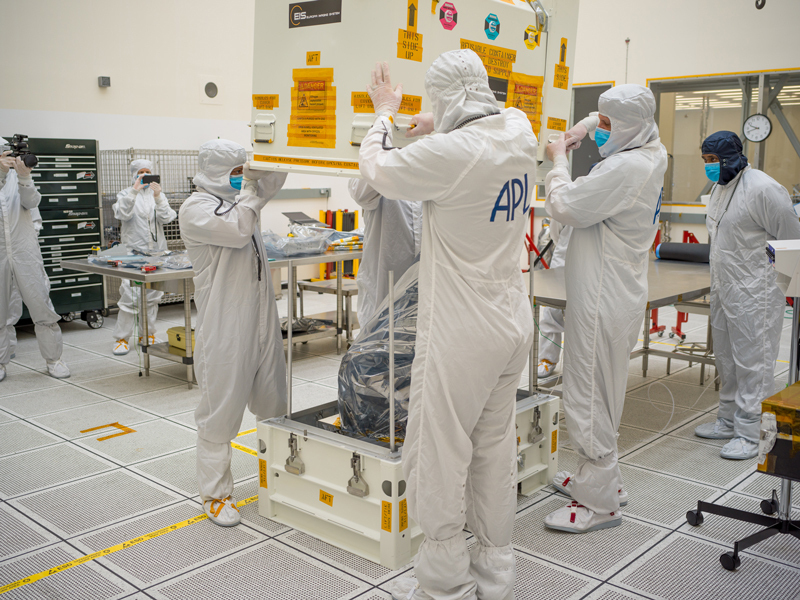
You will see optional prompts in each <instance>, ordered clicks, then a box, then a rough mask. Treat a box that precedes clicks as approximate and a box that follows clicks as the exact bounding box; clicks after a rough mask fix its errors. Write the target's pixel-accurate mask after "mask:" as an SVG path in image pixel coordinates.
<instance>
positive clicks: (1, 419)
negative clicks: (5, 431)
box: [0, 410, 19, 423]
mask: <svg viewBox="0 0 800 600" xmlns="http://www.w3.org/2000/svg"><path fill="white" fill-rule="evenodd" d="M18 418H19V417H17V416H15V415H12V414H11V413H7V412H5V411H4V410H0V423H8V422H10V421H16V420H17V419H18Z"/></svg>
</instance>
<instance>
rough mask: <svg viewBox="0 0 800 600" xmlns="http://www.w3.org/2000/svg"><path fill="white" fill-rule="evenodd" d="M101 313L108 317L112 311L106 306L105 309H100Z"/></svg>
mask: <svg viewBox="0 0 800 600" xmlns="http://www.w3.org/2000/svg"><path fill="white" fill-rule="evenodd" d="M100 314H101V315H103V316H104V317H107V316H108V315H110V314H111V311H110V310H108V309H107V308H104V309H103V310H101V311H100Z"/></svg>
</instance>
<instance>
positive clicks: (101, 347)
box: [65, 333, 171, 369]
mask: <svg viewBox="0 0 800 600" xmlns="http://www.w3.org/2000/svg"><path fill="white" fill-rule="evenodd" d="M115 345H116V342H114V341H113V340H112V339H111V334H110V333H109V336H108V339H107V340H103V341H96V340H95V341H91V342H76V343H75V347H76V348H80V349H81V350H86V351H87V352H92V353H94V354H100V355H102V356H103V357H105V358H110V359H111V360H115V361H118V362H121V363H124V364H126V365H132V366H134V367H136V368H137V369H138V368H140V367H141V368H142V369H144V359H143V356H142V355H140V354H137V352H136V348H135V347H131V349H130V352H128V354H122V355H114V354H112V353H111V351H112V349H113V347H114V346H115ZM65 346H66V344H65ZM170 362H171V361H168V360H165V359H163V358H158V357H157V356H151V357H150V367H151V368H153V367H157V366H159V365H167V364H170Z"/></svg>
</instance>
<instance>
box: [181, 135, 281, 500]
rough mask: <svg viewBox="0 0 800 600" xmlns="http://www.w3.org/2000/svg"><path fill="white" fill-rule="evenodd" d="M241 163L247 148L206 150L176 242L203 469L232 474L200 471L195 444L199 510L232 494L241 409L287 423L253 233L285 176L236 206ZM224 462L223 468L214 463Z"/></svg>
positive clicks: (221, 143)
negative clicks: (187, 304)
mask: <svg viewBox="0 0 800 600" xmlns="http://www.w3.org/2000/svg"><path fill="white" fill-rule="evenodd" d="M246 160H247V156H246V153H245V151H244V148H242V147H241V146H239V145H238V144H234V143H233V142H228V141H227V140H214V141H213V142H208V143H206V144H204V145H203V147H201V150H200V160H199V166H200V173H199V174H198V176H196V177H195V184H196V185H197V186H198V191H197V192H195V193H194V194H192V195H191V196H190V197H189V198H188V199H187V200H186V201H185V202H184V203H183V205H182V206H181V209H180V223H181V237H182V238H183V241H184V243H185V244H186V249H187V252H188V254H189V257H190V258H191V261H192V267H193V269H194V272H195V276H194V284H195V296H194V297H195V303H196V304H197V321H196V323H197V325H196V328H195V331H196V346H195V354H194V357H195V368H196V372H197V381H198V383H199V384H200V390H201V398H200V404H199V405H198V407H197V410H196V411H195V420H196V423H197V435H198V437H199V438H201V441H205V442H210V443H211V444H212V445H213V444H216V445H217V446H216V448H217V451H216V452H210V453H209V454H210V455H214V456H209V457H208V463H209V465H211V463H212V462H213V463H214V464H222V463H224V464H226V465H227V467H228V468H227V469H222V468H220V469H214V468H213V465H211V466H209V465H207V466H206V467H201V465H204V464H205V461H204V459H203V457H202V456H201V452H200V450H202V449H203V448H207V447H209V444H203V443H202V442H201V443H198V478H199V480H200V481H199V484H200V495H201V497H202V498H203V500H209V499H221V498H225V497H227V496H229V495H231V493H232V491H233V481H232V479H231V478H230V477H229V475H230V474H229V472H228V471H229V468H230V453H229V447H230V441H231V440H232V439H233V438H235V437H236V435H237V433H238V432H239V427H240V425H241V423H242V417H243V415H244V410H245V407H249V409H250V412H252V413H254V414H255V415H256V417H257V418H258V419H259V420H261V419H267V418H271V417H275V416H279V415H282V414H285V413H286V383H287V382H286V362H285V359H284V354H283V337H282V334H281V329H280V322H279V320H278V309H277V306H276V304H275V291H274V289H273V287H272V281H271V279H270V270H269V265H268V262H267V254H266V251H265V249H264V245H263V242H262V241H261V235H260V233H259V215H260V213H261V209H262V208H263V207H264V206H265V205H266V203H267V202H268V201H269V200H270V199H272V198H273V197H274V196H275V195H276V194H277V193H278V191H279V190H280V189H281V186H283V183H284V181H285V180H286V174H284V173H273V174H270V175H268V176H266V177H264V178H262V179H261V180H260V181H259V182H258V195H252V194H249V193H243V194H241V195H240V196H238V203H237V204H235V205H234V204H233V202H234V200H236V199H237V196H236V194H238V192H237V191H236V190H234V189H233V188H232V187H231V186H230V183H229V181H228V178H229V174H230V171H231V170H233V169H234V168H236V167H238V166H241V165H242V164H244V162H245V161H246ZM226 185H227V188H226V187H225V186H226ZM208 188H211V189H212V190H213V192H212V191H211V190H209V189H208ZM225 211H227V212H225ZM225 447H227V450H226V449H225ZM220 453H223V454H227V459H225V458H224V457H223V459H222V460H221V461H220V459H219V456H218V455H219V454H220Z"/></svg>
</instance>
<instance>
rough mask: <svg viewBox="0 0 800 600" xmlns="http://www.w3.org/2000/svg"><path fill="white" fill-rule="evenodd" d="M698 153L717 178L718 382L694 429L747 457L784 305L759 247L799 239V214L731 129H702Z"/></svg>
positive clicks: (714, 319) (711, 227)
mask: <svg viewBox="0 0 800 600" xmlns="http://www.w3.org/2000/svg"><path fill="white" fill-rule="evenodd" d="M702 152H703V160H704V161H705V162H706V165H705V167H706V173H707V174H708V177H709V179H711V181H713V182H714V183H715V184H717V185H715V186H714V188H713V189H712V190H711V200H710V201H709V204H708V217H707V219H706V225H707V226H708V236H709V237H708V239H709V240H710V243H711V256H710V262H711V335H712V336H713V338H714V355H715V356H716V358H717V367H718V368H719V371H720V378H721V388H720V390H719V412H718V413H717V420H716V422H714V423H708V424H705V425H700V426H698V427H697V428H696V429H695V435H697V436H699V437H702V438H712V439H731V441H730V442H728V443H727V444H725V446H723V448H722V451H721V452H720V454H721V456H722V457H723V458H731V459H746V458H753V457H754V456H756V455H757V454H758V439H759V434H760V430H761V401H762V400H764V399H765V398H767V397H769V396H771V395H772V394H773V391H774V385H775V379H774V377H775V361H776V360H777V359H778V350H779V349H780V341H781V328H782V327H783V324H784V318H783V313H784V306H786V299H785V297H784V294H783V293H782V292H781V290H780V288H779V287H778V284H777V281H776V275H775V269H773V268H772V266H771V265H770V264H769V259H768V258H767V255H766V253H765V252H764V248H765V247H766V244H767V241H768V240H775V239H778V240H798V239H800V221H798V219H797V215H796V214H795V212H794V210H793V209H792V202H791V200H790V198H789V194H788V193H787V192H786V189H785V188H784V187H783V186H782V185H781V184H779V183H778V182H777V181H775V180H774V179H773V178H772V177H770V176H769V175H767V174H766V173H764V172H763V171H758V170H756V169H753V168H751V167H750V166H749V165H748V164H747V157H746V156H745V155H744V154H742V141H741V140H740V139H739V136H737V135H736V134H735V133H733V132H731V131H718V132H717V133H715V134H713V135H711V136H709V137H708V138H706V140H705V141H704V142H703V146H702ZM795 310H800V307H797V306H795Z"/></svg>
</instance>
